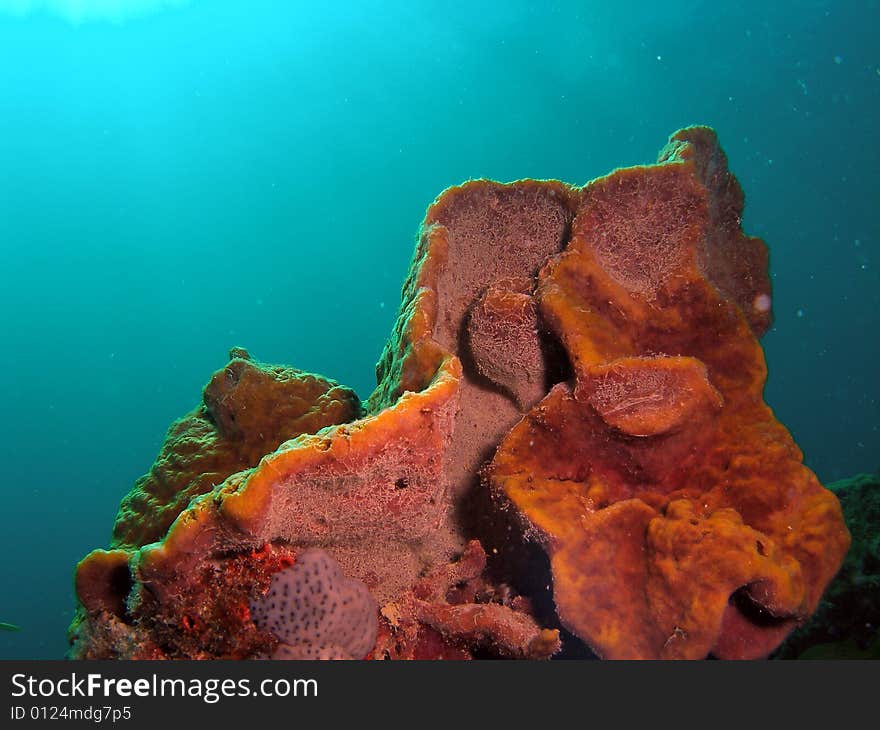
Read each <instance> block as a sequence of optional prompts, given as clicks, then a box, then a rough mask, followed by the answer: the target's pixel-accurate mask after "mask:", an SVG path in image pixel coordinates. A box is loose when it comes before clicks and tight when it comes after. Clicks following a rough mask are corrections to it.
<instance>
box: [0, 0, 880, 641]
mask: <svg viewBox="0 0 880 730" xmlns="http://www.w3.org/2000/svg"><path fill="white" fill-rule="evenodd" d="M323 5H324V4H321V3H300V2H294V1H283V0H276V1H274V2H272V1H269V0H248V1H247V2H245V1H244V0H191V1H190V2H164V3H163V2H150V0H140V1H139V2H134V3H130V4H128V5H126V4H125V3H122V4H120V3H118V2H117V3H113V2H108V0H96V1H95V2H93V3H91V4H89V2H88V0H82V1H81V2H79V3H73V2H67V3H65V2H62V1H61V0H59V1H58V2H51V1H50V0H46V1H44V2H38V1H36V0H35V1H34V2H29V1H28V0H0V271H2V287H0V312H2V314H0V318H2V319H0V322H2V329H0V335H2V340H0V342H2V345H3V352H4V357H3V377H2V378H0V403H2V408H3V410H2V434H0V436H2V438H0V450H2V454H0V455H2V478H3V481H2V486H0V496H2V503H0V621H8V622H11V623H14V624H19V625H20V626H21V627H22V631H20V632H18V633H6V632H0V658H54V657H60V656H62V655H63V654H64V652H65V650H66V637H65V632H66V627H67V625H68V623H69V621H70V618H71V616H72V611H73V607H74V597H73V592H72V570H73V567H74V565H75V563H76V561H77V560H79V559H80V558H81V557H82V556H83V555H85V554H86V553H87V552H88V551H89V550H91V549H92V548H95V547H103V546H106V545H107V543H108V541H109V537H110V530H111V527H112V523H113V519H114V517H115V514H116V508H117V505H118V503H119V500H120V498H121V497H122V496H123V495H124V494H125V493H126V492H128V490H129V489H130V488H131V485H132V483H133V481H134V479H135V478H136V477H138V476H140V475H141V474H143V473H145V472H146V471H147V470H148V469H149V467H150V465H151V463H152V461H153V459H154V457H155V455H156V453H157V451H158V449H159V447H160V444H161V442H162V440H163V437H164V434H165V430H166V429H167V427H168V425H169V424H170V423H171V421H172V420H174V419H175V418H177V417H179V416H181V415H183V414H184V413H185V412H187V411H188V410H190V409H191V408H192V407H193V406H194V405H195V404H196V403H197V402H198V399H199V396H200V392H201V388H202V387H203V386H204V385H205V383H206V382H207V380H208V378H209V376H210V374H211V373H212V372H213V371H214V370H216V369H218V368H220V367H222V366H223V365H224V364H225V362H226V360H227V352H228V350H229V348H230V347H232V346H235V345H240V346H244V347H246V348H248V349H249V350H250V352H251V353H252V355H254V356H255V357H256V358H258V359H260V360H264V361H269V362H283V363H288V364H291V365H293V366H295V367H298V368H302V369H306V370H312V371H316V372H319V373H322V374H324V375H327V376H330V377H332V378H335V379H337V380H339V381H341V382H343V383H345V384H347V385H350V386H352V387H354V388H355V389H356V390H357V392H358V394H359V395H361V397H366V396H367V395H368V394H369V392H370V390H371V389H372V386H373V385H374V376H373V372H374V364H375V362H376V360H377V358H378V356H379V353H380V351H381V348H382V345H383V343H384V341H385V339H386V337H387V335H388V333H389V332H390V330H391V327H392V324H393V320H394V317H395V313H396V309H397V304H398V301H399V292H400V285H401V283H402V280H403V277H404V274H405V272H406V269H407V267H408V264H409V260H410V255H411V251H412V246H413V242H414V235H415V232H416V229H417V226H418V224H419V222H420V221H421V219H422V217H423V215H424V211H425V208H426V206H427V205H428V204H429V203H430V202H431V201H432V200H433V199H434V198H435V196H436V195H437V194H439V193H440V192H441V191H442V190H443V189H444V188H446V187H448V186H449V185H453V184H457V183H459V182H462V181H463V180H466V179H468V178H476V177H491V178H495V179H499V180H503V181H509V180H514V179H517V178H522V177H535V178H558V179H562V180H565V181H567V182H571V183H575V184H583V183H584V182H586V181H587V180H589V179H591V178H594V177H597V176H599V175H603V174H605V173H607V172H609V171H611V170H612V169H614V168H615V167H620V166H626V165H632V164H640V163H647V162H652V161H653V160H654V159H655V157H656V154H657V151H658V150H659V149H660V148H661V147H662V146H663V144H664V143H665V142H666V139H667V137H668V135H669V134H671V133H672V132H673V131H675V130H676V129H678V128H680V127H682V126H686V125H689V124H697V123H699V124H708V125H711V126H713V127H715V128H716V129H717V131H718V133H719V135H720V139H721V143H722V145H723V146H724V148H725V150H726V152H727V153H728V156H729V159H730V165H731V168H732V170H733V171H734V173H735V174H736V175H737V176H738V178H739V180H740V181H741V183H742V185H743V187H744V189H745V192H746V199H747V202H746V211H745V216H744V226H745V229H746V231H747V232H748V233H751V234H753V235H759V236H762V237H763V238H765V240H766V241H767V242H768V244H769V246H770V251H771V270H772V275H773V286H774V310H775V317H776V319H775V325H774V327H773V329H772V330H771V331H770V332H769V333H768V334H767V335H766V336H765V338H764V346H765V350H766V355H767V360H768V364H769V368H770V377H769V381H768V384H767V388H766V399H767V401H768V403H769V404H770V405H771V407H773V409H774V410H775V412H776V414H777V415H778V417H779V418H780V419H781V420H782V421H783V423H785V424H786V425H787V426H788V427H789V429H790V430H791V431H792V433H793V434H794V436H795V438H796V440H797V441H798V443H799V445H800V446H801V447H802V449H803V450H804V452H805V456H806V462H807V464H808V465H809V466H811V467H812V468H813V469H814V470H815V471H816V472H817V474H818V475H819V477H820V479H822V480H823V481H824V480H829V481H830V480H835V479H839V478H841V477H845V476H848V475H851V474H854V473H856V472H859V471H873V470H875V469H877V468H878V466H880V430H878V421H880V419H878V416H880V381H878V362H880V357H878V356H880V345H878V342H880V337H878V332H880V327H878V324H880V314H878V313H880V273H878V272H880V257H878V241H880V223H878V216H877V213H876V209H877V204H878V202H880V201H878V171H880V145H878V129H880V113H878V112H880V50H878V48H880V46H878V44H877V42H876V29H877V28H878V27H880V7H878V3H877V2H876V1H869V0H864V1H861V2H858V1H852V0H850V1H840V0H834V1H831V0H829V1H825V2H819V1H806V0H805V1H804V2H772V3H767V2H765V1H764V0H743V1H742V2H736V3H734V2H718V3H712V2H698V1H697V0H672V1H670V2H665V3H655V2H622V3H608V2H594V1H593V0H589V1H588V0H582V1H581V2H547V3H537V2H534V3H529V2H516V1H510V2H482V1H480V0H472V1H469V2H456V1H455V0H447V1H446V2H433V1H432V2H419V1H417V0H412V1H408V2H394V1H392V0H385V1H384V2H350V3H347V2H339V3H333V4H329V3H328V4H326V5H327V7H323ZM77 8H78V9H77Z"/></svg>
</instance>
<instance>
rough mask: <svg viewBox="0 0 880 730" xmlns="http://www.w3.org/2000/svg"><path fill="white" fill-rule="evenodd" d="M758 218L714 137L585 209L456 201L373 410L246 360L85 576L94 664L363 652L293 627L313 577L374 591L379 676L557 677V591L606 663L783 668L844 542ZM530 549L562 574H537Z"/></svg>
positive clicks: (506, 188)
mask: <svg viewBox="0 0 880 730" xmlns="http://www.w3.org/2000/svg"><path fill="white" fill-rule="evenodd" d="M742 206H743V195H742V191H741V188H740V187H739V184H738V183H737V182H736V179H735V178H734V177H733V175H732V174H731V173H730V172H729V171H728V170H727V161H726V158H725V156H724V153H723V152H722V151H721V148H720V147H719V145H718V142H717V139H716V138H715V135H714V132H712V130H710V129H708V128H706V127H691V128H688V129H685V130H681V131H680V132H677V133H676V134H674V135H673V136H672V137H671V138H670V141H669V144H668V145H667V146H666V147H665V148H664V149H663V151H661V154H660V158H659V162H658V163H657V164H655V165H648V166H641V167H634V168H629V169H625V170H618V171H616V172H614V173H612V174H611V175H609V176H607V177H604V178H600V179H597V180H594V181H592V182H590V183H588V184H587V185H585V186H584V187H582V188H575V187H572V186H569V185H566V184H564V183H560V182H556V181H535V180H521V181H517V182H514V183H510V184H501V183H497V182H492V181H488V180H474V181H470V182H468V183H465V184H464V185H461V186H458V187H454V188H450V189H448V190H446V191H445V192H444V193H443V194H442V195H441V196H440V197H439V198H438V199H437V200H436V201H435V202H434V203H433V204H432V205H431V206H430V208H429V209H428V211H427V214H426V217H425V221H424V222H423V224H422V228H421V232H420V235H419V238H418V240H417V243H416V248H415V253H414V257H413V261H412V265H411V267H410V272H409V275H408V277H407V279H406V281H405V282H404V286H403V291H402V301H401V306H400V310H399V315H398V318H397V322H396V324H395V327H394V330H393V332H392V335H391V337H390V338H389V340H388V342H387V344H386V346H385V349H384V351H383V353H382V356H381V358H380V361H379V364H378V365H377V369H376V376H377V383H378V384H377V387H376V389H375V391H374V392H373V393H372V394H371V395H370V397H369V398H368V399H367V401H366V407H365V409H363V410H362V409H361V407H360V404H359V402H358V400H357V398H356V396H355V395H354V394H353V393H352V392H351V391H349V390H347V389H345V388H342V387H341V386H339V385H338V384H336V383H334V382H333V381H328V380H326V379H323V378H319V377H318V376H311V375H307V374H304V373H301V372H299V371H294V370H290V369H285V368H278V367H270V366H263V365H259V364H257V363H254V362H253V360H252V359H251V358H250V357H249V356H248V355H247V353H245V352H243V351H241V350H235V351H233V353H231V355H232V358H231V362H230V364H229V365H227V367H226V368H225V369H224V370H223V371H221V372H220V373H218V374H216V375H215V376H214V378H213V379H212V381H211V383H210V384H209V385H208V387H207V388H206V389H205V394H204V404H203V405H202V406H201V407H200V408H199V409H197V410H196V411H195V412H193V413H192V414H189V416H187V417H185V418H184V419H182V421H180V422H178V424H175V426H173V427H172V429H171V431H170V432H169V437H168V440H167V441H166V445H165V447H163V451H162V453H161V454H160V456H159V459H158V460H157V463H156V465H155V466H154V468H153V470H152V471H151V473H150V474H149V475H148V476H147V477H145V478H144V479H142V480H140V481H139V482H138V483H137V484H136V486H135V489H134V490H133V492H132V494H131V495H129V497H127V498H126V499H125V500H124V501H123V505H122V507H121V509H120V515H119V518H118V519H117V525H116V529H115V531H114V539H113V543H112V545H111V546H110V549H109V550H96V551H93V552H92V553H91V554H90V555H88V556H87V557H86V558H85V559H84V560H83V561H81V563H80V564H79V566H78V568H77V574H76V588H77V595H78V598H79V600H80V604H81V606H80V609H79V611H78V613H77V616H76V618H75V620H74V624H73V626H72V627H71V643H72V648H71V653H70V654H71V656H72V657H93V658H110V657H132V658H158V657H163V658H164V657H167V658H183V657H188V658H202V657H226V658H243V657H252V658H257V657H262V656H271V655H274V656H276V657H287V658H294V657H299V656H302V655H303V654H304V653H305V654H307V655H310V656H311V655H314V654H315V653H317V654H319V655H321V656H326V657H342V656H360V655H361V653H362V651H361V650H362V649H363V647H364V646H365V645H366V643H368V642H364V644H363V645H361V644H358V645H357V646H356V647H355V648H352V647H346V646H341V645H340V643H339V641H337V640H328V639H327V636H328V633H327V632H330V633H331V634H333V633H338V631H337V630H338V628H339V623H338V620H337V619H338V616H336V614H335V613H333V612H329V613H328V612H324V611H317V612H315V611H312V612H311V613H310V614H309V616H310V619H309V624H308V626H309V628H308V631H306V629H305V626H306V624H305V619H303V621H302V622H300V621H299V619H294V618H291V612H290V611H287V614H286V616H287V620H288V622H289V621H293V623H294V624H295V626H296V628H295V630H294V631H293V635H291V634H289V632H287V629H286V628H284V626H282V624H283V623H284V622H283V621H281V619H280V618H279V616H278V615H277V614H276V613H273V611H277V606H278V598H279V596H278V595H276V594H277V592H278V591H279V590H281V591H282V592H283V590H284V587H285V586H286V587H287V589H288V591H290V587H291V585H293V584H297V585H299V587H300V588H302V587H303V586H302V585H301V582H300V578H299V577H297V576H300V577H301V576H302V575H303V574H304V573H302V571H307V570H308V569H309V568H310V566H311V568H312V569H314V567H315V566H314V565H312V563H313V562H314V561H315V560H316V557H315V556H319V557H320V560H318V562H319V563H320V564H321V565H323V566H324V567H323V569H321V568H319V573H323V574H324V578H325V579H327V576H330V575H331V574H332V576H333V578H332V580H331V581H330V583H332V584H333V585H335V586H348V588H346V589H345V591H353V592H355V593H359V594H360V595H361V596H362V597H363V596H365V594H364V593H363V591H369V594H370V595H371V596H372V599H371V600H374V601H375V606H377V607H378V609H379V610H378V614H379V615H378V616H377V620H378V627H377V634H376V639H375V645H374V646H373V647H371V648H372V651H371V652H370V656H372V657H373V658H377V659H378V658H392V659H398V658H448V659H451V658H456V659H467V658H476V657H484V656H493V657H516V658H548V657H550V656H552V655H554V654H555V653H556V652H557V651H558V650H559V648H560V639H559V633H558V631H557V630H556V628H555V627H554V626H553V624H554V623H555V622H556V621H557V615H555V614H554V615H548V614H547V611H546V610H544V609H543V608H542V607H540V606H539V605H538V603H539V602H537V601H536V600H535V599H536V598H538V597H539V593H540V589H536V588H535V586H536V585H538V584H541V585H546V584H548V583H549V582H550V580H551V578H552V584H553V601H554V604H555V611H556V614H558V621H559V622H561V625H562V627H563V628H566V629H568V630H569V631H570V632H572V633H573V634H574V635H576V636H577V637H580V639H582V640H583V641H585V642H586V643H587V644H588V645H589V646H590V647H591V648H592V649H593V650H594V651H595V652H596V653H597V654H598V655H600V656H603V657H610V658H614V657H669V658H689V657H693V658H695V657H703V656H706V655H708V654H710V653H711V654H714V655H716V656H719V657H758V656H765V655H767V654H768V653H769V652H770V651H771V650H772V649H773V648H774V647H775V646H777V645H778V644H779V642H781V641H782V640H783V638H784V637H785V636H786V634H787V633H789V632H790V631H791V630H792V629H793V628H794V627H795V626H797V625H798V624H800V623H802V622H803V621H804V620H805V619H806V618H807V617H808V616H809V615H810V613H811V612H812V611H813V610H814V609H815V607H816V605H817V603H818V601H819V598H820V596H821V594H822V591H823V590H824V588H825V586H826V584H827V582H828V581H829V580H830V579H831V577H832V575H833V574H834V572H835V571H836V570H837V568H838V566H839V564H840V561H841V559H842V558H843V555H844V553H845V552H846V550H847V547H848V544H849V535H848V533H847V531H846V528H845V526H844V523H843V519H842V516H841V511H840V505H839V503H838V501H837V499H836V498H835V496H834V495H833V494H832V493H831V492H829V491H827V490H825V489H824V488H823V487H822V486H821V485H820V484H819V482H818V481H817V479H816V478H815V476H814V475H813V474H812V473H811V472H810V471H809V470H808V469H806V467H804V466H803V464H802V463H801V462H802V458H801V454H800V452H799V450H798V449H797V447H796V446H795V444H794V442H793V441H792V439H791V437H790V436H789V434H788V432H787V431H786V430H785V428H784V427H783V426H782V425H781V424H779V423H778V422H777V421H776V420H775V418H774V417H773V415H772V413H771V411H770V409H769V408H768V407H767V406H766V405H765V404H764V403H763V401H762V397H761V394H762V388H763V384H764V380H765V377H766V369H765V365H764V360H763V355H762V352H761V348H760V345H759V344H758V337H760V335H761V334H763V332H764V331H765V330H766V329H767V327H768V326H769V324H770V321H771V306H770V304H771V299H770V284H769V277H768V273H767V250H766V246H765V245H764V243H763V242H762V241H760V240H759V239H756V238H750V237H748V236H746V235H745V234H743V232H742V230H741V228H740V219H741V214H742ZM528 540H534V541H537V543H539V544H540V546H542V547H543V549H544V550H545V551H546V553H547V555H548V556H549V560H550V562H549V570H550V571H551V572H552V575H550V574H546V575H545V574H533V571H532V570H531V569H530V570H524V567H523V566H524V565H525V564H526V560H525V558H524V556H525V555H526V554H527V553H528V546H527V541H528ZM531 565H532V568H533V567H534V563H532V564H531ZM298 566H299V567H298ZM321 585H322V588H321V589H320V590H322V591H324V590H325V589H326V588H327V586H328V583H327V580H324V579H322V582H321ZM354 586H360V588H355V587H354ZM312 588H314V585H312ZM334 590H335V589H334ZM267 591H269V595H270V596H272V597H273V598H270V602H269V607H268V608H267V606H266V603H265V600H266V595H267ZM345 591H344V592H345ZM273 592H274V593H273ZM324 596H325V598H326V600H327V601H330V600H331V598H330V597H329V595H328V594H326V593H325V594H324ZM272 600H274V601H275V604H276V608H274V609H273V608H272V607H271V603H272ZM362 605H363V604H362ZM371 605H372V604H371ZM288 608H289V606H288ZM313 608H314V607H313ZM296 610H299V609H296ZM309 610H311V609H309ZM307 613H308V611H307ZM319 614H320V617H321V620H320V621H318V622H317V625H314V624H315V622H314V621H313V620H312V619H314V618H316V617H318V615H319ZM297 615H298V614H297ZM362 618H363V617H362ZM342 623H343V624H344V625H345V626H349V627H350V626H351V622H349V621H348V620H346V621H343V622H342ZM357 625H358V626H363V624H362V623H361V624H357ZM267 628H272V629H274V631H267V630H266V629H267ZM346 631H348V629H347V630H346ZM358 631H360V630H358ZM309 632H312V633H313V635H312V636H311V637H310V636H309V635H308V634H309ZM318 633H320V634H321V636H318ZM343 633H346V632H343ZM355 633H358V632H355ZM279 634H281V635H280V636H279ZM369 635H370V636H372V634H369ZM291 636H293V638H291ZM279 638H280V639H282V640H283V641H282V642H281V643H279ZM291 641H292V642H293V643H289V642H291ZM346 641H347V639H346ZM343 643H345V642H343ZM304 648H307V649H308V650H309V651H305V652H304ZM310 652H311V653H310Z"/></svg>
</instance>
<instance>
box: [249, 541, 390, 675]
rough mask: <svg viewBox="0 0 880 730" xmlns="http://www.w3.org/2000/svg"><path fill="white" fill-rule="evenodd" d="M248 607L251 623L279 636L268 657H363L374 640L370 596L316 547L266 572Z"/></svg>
mask: <svg viewBox="0 0 880 730" xmlns="http://www.w3.org/2000/svg"><path fill="white" fill-rule="evenodd" d="M250 609H251V618H252V619H253V621H254V623H255V624H256V626H257V628H259V629H261V630H263V631H269V632H271V633H273V634H275V636H277V637H278V640H279V641H280V642H281V643H280V644H279V645H278V648H277V649H276V650H275V653H274V654H273V655H272V658H273V659H363V658H364V657H365V656H366V655H367V654H369V652H370V650H371V649H372V648H373V646H374V645H375V643H376V633H377V631H378V626H379V622H378V606H377V604H376V601H375V600H374V599H373V597H372V596H371V595H370V591H369V590H368V589H367V586H366V585H365V584H364V583H363V582H362V581H359V580H356V579H354V578H349V577H347V576H346V575H345V574H344V573H343V572H342V568H341V567H340V565H339V563H337V562H336V560H334V559H333V557H332V556H331V555H330V554H329V553H327V552H326V551H324V550H321V549H320V548H309V549H307V550H303V551H302V552H301V553H299V554H298V555H297V559H296V563H294V564H293V565H292V566H291V567H290V568H286V569H285V570H281V571H279V572H278V573H276V574H275V575H274V576H272V582H271V584H270V585H269V591H268V592H267V593H266V595H265V596H262V597H261V598H259V599H257V600H255V601H253V602H252V603H251V605H250Z"/></svg>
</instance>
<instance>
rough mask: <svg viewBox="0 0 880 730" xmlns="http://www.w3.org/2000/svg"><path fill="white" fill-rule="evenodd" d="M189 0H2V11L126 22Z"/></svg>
mask: <svg viewBox="0 0 880 730" xmlns="http://www.w3.org/2000/svg"><path fill="white" fill-rule="evenodd" d="M188 2H189V0H0V14H6V15H14V16H18V17H24V16H29V15H33V14H38V13H45V14H48V15H54V16H57V17H60V18H62V19H63V20H66V21H67V22H69V23H72V24H74V25H79V24H81V23H88V22H95V21H98V22H110V23H124V22H126V21H127V20H132V19H134V18H139V17H142V16H144V15H149V14H151V13H155V12H158V11H161V10H165V9H166V8H173V7H179V6H181V5H186V4H187V3H188Z"/></svg>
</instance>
